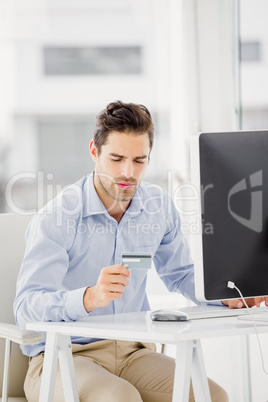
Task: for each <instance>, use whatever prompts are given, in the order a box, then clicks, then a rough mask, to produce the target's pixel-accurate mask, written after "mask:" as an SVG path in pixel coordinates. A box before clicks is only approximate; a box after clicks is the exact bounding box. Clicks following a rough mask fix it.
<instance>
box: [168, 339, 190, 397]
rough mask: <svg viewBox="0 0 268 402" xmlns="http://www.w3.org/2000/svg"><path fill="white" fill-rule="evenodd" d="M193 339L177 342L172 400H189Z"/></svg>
mask: <svg viewBox="0 0 268 402" xmlns="http://www.w3.org/2000/svg"><path fill="white" fill-rule="evenodd" d="M192 342H193V341H181V342H179V343H178V344H177V352H176V367H175V376H174V388H173V398H172V402H189V388H190V377H191V365H192V358H193V346H192Z"/></svg>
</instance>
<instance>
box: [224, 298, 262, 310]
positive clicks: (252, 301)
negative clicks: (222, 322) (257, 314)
mask: <svg viewBox="0 0 268 402" xmlns="http://www.w3.org/2000/svg"><path fill="white" fill-rule="evenodd" d="M245 300H246V302H247V305H248V307H253V306H257V307H260V305H261V303H262V302H265V305H266V306H268V296H265V297H251V298H247V299H245ZM222 304H224V305H225V306H229V307H230V308H243V307H246V306H245V304H244V302H243V300H242V299H235V300H222Z"/></svg>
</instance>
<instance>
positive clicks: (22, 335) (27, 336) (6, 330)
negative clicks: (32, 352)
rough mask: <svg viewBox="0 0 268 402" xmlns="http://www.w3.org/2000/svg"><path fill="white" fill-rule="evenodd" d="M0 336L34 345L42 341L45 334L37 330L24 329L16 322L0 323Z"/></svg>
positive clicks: (23, 343)
mask: <svg viewBox="0 0 268 402" xmlns="http://www.w3.org/2000/svg"><path fill="white" fill-rule="evenodd" d="M0 338H5V339H9V340H10V341H12V342H15V343H18V344H20V345H34V344H36V343H40V342H41V341H42V339H43V335H42V334H40V333H39V332H35V331H23V330H21V329H20V328H19V327H17V325H15V324H6V323H0Z"/></svg>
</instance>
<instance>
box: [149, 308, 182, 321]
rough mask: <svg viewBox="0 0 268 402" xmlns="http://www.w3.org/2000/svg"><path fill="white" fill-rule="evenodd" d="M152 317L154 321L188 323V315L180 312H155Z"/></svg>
mask: <svg viewBox="0 0 268 402" xmlns="http://www.w3.org/2000/svg"><path fill="white" fill-rule="evenodd" d="M150 317H151V319H152V320H153V321H188V320H189V316H188V314H186V313H184V312H183V311H179V310H155V311H152V312H151V314H150Z"/></svg>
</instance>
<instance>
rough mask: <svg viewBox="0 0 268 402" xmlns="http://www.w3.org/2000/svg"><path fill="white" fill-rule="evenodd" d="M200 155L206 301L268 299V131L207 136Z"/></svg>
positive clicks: (202, 140) (205, 135)
mask: <svg viewBox="0 0 268 402" xmlns="http://www.w3.org/2000/svg"><path fill="white" fill-rule="evenodd" d="M199 156H200V181H201V186H202V197H201V207H202V221H203V233H202V243H203V270H204V273H203V274H204V294H205V298H206V299H207V300H219V299H225V298H238V297H239V295H238V294H237V293H234V292H236V291H235V290H234V289H232V290H231V289H228V288H227V286H226V284H227V282H228V281H233V282H235V284H236V286H237V287H238V288H239V289H240V290H241V292H242V294H243V295H244V296H245V297H251V296H263V295H268V131H255V132H254V131H251V132H241V131H240V132H232V133H202V134H201V135H200V137H199ZM205 228H210V230H204V229H205Z"/></svg>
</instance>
